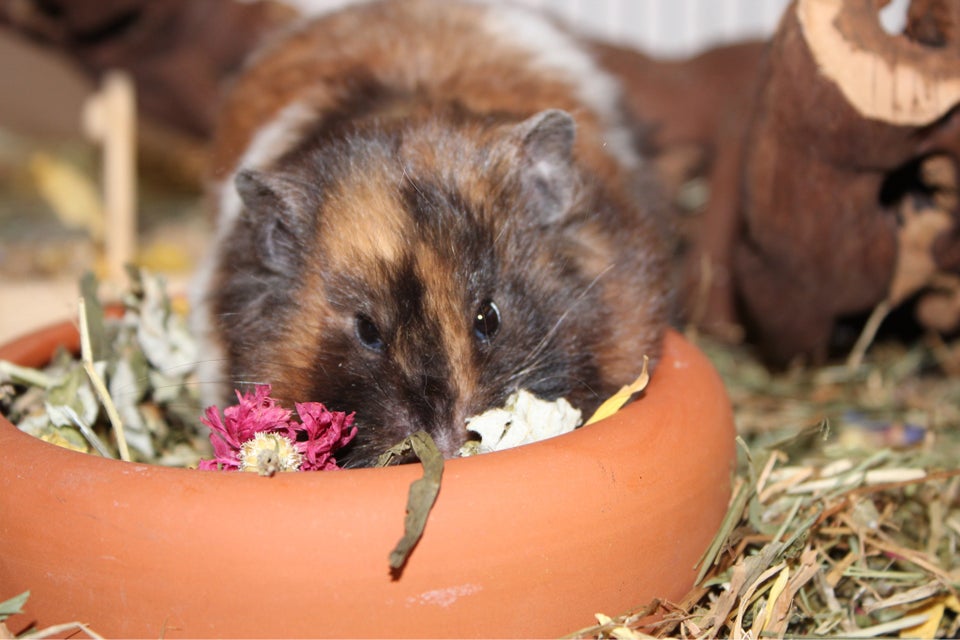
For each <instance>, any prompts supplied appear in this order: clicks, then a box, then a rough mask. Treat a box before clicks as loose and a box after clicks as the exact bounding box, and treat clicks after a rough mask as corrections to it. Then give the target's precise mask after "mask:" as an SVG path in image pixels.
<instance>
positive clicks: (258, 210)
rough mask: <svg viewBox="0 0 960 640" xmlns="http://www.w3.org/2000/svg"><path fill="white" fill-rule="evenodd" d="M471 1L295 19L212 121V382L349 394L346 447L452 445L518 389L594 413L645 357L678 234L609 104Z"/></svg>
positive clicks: (331, 397) (326, 398)
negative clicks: (666, 223)
mask: <svg viewBox="0 0 960 640" xmlns="http://www.w3.org/2000/svg"><path fill="white" fill-rule="evenodd" d="M485 11H488V9H483V8H481V7H477V6H473V5H461V4H458V3H450V2H436V1H431V0H410V1H401V2H393V3H386V4H379V3H378V4H374V5H370V6H363V7H360V8H354V9H350V10H347V11H344V12H341V13H339V14H337V15H335V16H333V17H330V18H325V19H321V20H319V21H316V22H313V23H310V24H308V25H306V26H303V27H300V28H298V29H297V30H295V31H293V32H291V33H290V34H289V35H288V36H286V37H285V38H284V39H282V40H280V41H278V42H276V43H274V44H273V45H272V46H271V47H269V48H267V49H266V50H265V51H263V52H261V53H260V54H258V56H257V57H256V58H255V59H254V60H253V61H252V63H251V65H250V66H249V68H248V69H247V70H246V72H245V74H244V75H242V76H241V77H240V78H239V79H238V80H237V82H236V86H235V88H234V91H233V92H232V93H231V95H230V97H229V98H228V100H227V104H226V107H225V110H224V113H223V116H222V118H221V129H220V132H219V135H218V143H217V146H216V157H217V159H218V160H217V161H218V164H217V171H216V173H217V175H216V178H217V179H218V180H220V181H223V182H224V186H223V189H224V190H229V189H231V188H235V189H236V195H238V196H239V201H238V202H239V205H233V206H237V211H236V212H234V213H233V214H232V215H233V218H232V219H231V218H230V215H229V214H224V212H223V211H221V216H223V217H224V218H225V219H224V220H222V221H221V224H222V225H223V227H222V229H221V237H220V239H219V246H218V248H217V253H216V256H215V258H214V260H213V262H212V264H211V268H210V273H209V277H208V281H207V287H206V297H205V298H204V299H203V300H202V301H201V303H200V307H201V312H202V313H206V314H207V322H208V324H209V327H208V328H209V331H210V333H209V335H208V336H207V338H208V340H209V342H210V344H211V345H212V346H213V347H215V348H216V350H217V352H218V353H219V355H221V356H222V357H223V359H224V364H225V366H224V368H223V370H222V374H223V375H224V376H225V378H226V379H227V380H228V382H229V384H228V385H225V386H224V387H221V389H222V388H229V386H232V385H234V384H239V383H244V382H245V383H253V382H260V383H270V384H272V385H273V390H274V395H275V396H276V397H278V398H280V399H282V400H284V401H286V402H293V401H307V400H313V401H321V402H324V403H325V404H327V405H328V407H330V408H331V409H334V410H343V411H356V414H357V418H356V420H357V424H358V426H359V435H358V436H357V439H356V441H355V443H353V444H351V445H350V446H349V447H348V449H346V450H345V451H344V452H343V454H342V455H341V456H338V458H339V459H340V460H341V461H342V462H344V463H346V464H347V465H350V466H359V465H365V464H369V463H371V462H372V461H374V460H375V458H376V456H377V455H378V454H380V453H382V452H383V451H384V450H385V449H386V448H387V447H389V446H390V445H392V444H394V443H396V442H398V441H399V440H401V439H402V438H403V437H404V436H406V435H408V434H410V433H412V432H414V431H416V430H418V429H426V430H427V431H429V432H430V433H431V434H432V435H433V437H434V439H435V440H436V441H437V443H438V445H439V446H440V448H441V450H442V451H443V452H444V454H445V455H454V454H455V453H456V451H457V450H458V448H459V447H460V446H461V445H462V444H463V442H464V441H465V440H466V438H467V435H468V433H467V430H466V427H465V419H466V418H467V417H469V416H471V415H475V414H478V413H480V412H482V411H485V410H487V409H489V408H492V407H496V406H499V405H501V404H502V403H503V401H504V400H505V399H506V397H507V396H508V395H509V394H510V393H511V392H513V391H515V390H517V389H520V388H525V389H528V390H530V391H532V392H534V393H535V394H537V395H539V396H541V397H544V398H547V399H555V398H558V397H566V398H567V399H568V400H569V401H570V402H571V403H572V404H573V405H574V406H576V407H578V408H580V409H581V410H582V411H584V412H585V413H586V414H589V413H590V412H591V411H592V410H593V409H595V408H596V406H597V405H598V404H599V403H600V402H601V401H602V400H603V399H605V398H606V397H607V396H608V395H609V394H611V393H612V392H614V391H615V390H616V389H617V388H619V387H620V386H621V385H623V384H625V383H627V382H629V381H630V380H632V378H634V377H635V376H636V375H637V373H638V370H639V367H640V363H641V360H642V357H643V355H649V356H651V357H652V358H653V359H654V361H655V360H656V358H657V357H658V356H659V352H660V341H661V338H662V333H663V331H664V329H665V327H666V325H667V321H668V318H667V315H668V293H667V288H668V281H667V280H668V278H667V275H666V270H667V253H668V250H669V246H668V244H667V240H666V237H665V234H664V230H663V225H662V223H661V222H660V221H658V220H657V219H656V216H655V213H656V212H655V208H656V199H655V197H654V195H653V194H654V192H653V191H652V190H651V187H650V185H649V184H648V180H647V178H645V177H644V166H643V164H642V162H640V163H639V164H636V166H634V163H632V162H631V160H630V158H629V156H628V155H625V154H624V153H623V151H622V149H620V150H619V151H618V150H617V149H614V147H615V146H616V145H618V144H620V143H621V142H622V141H620V140H614V139H613V136H614V135H619V133H620V132H622V131H625V130H626V128H625V127H624V123H623V122H620V121H617V120H616V119H617V118H618V117H619V116H618V115H617V114H616V113H615V112H600V111H598V110H594V109H592V106H591V105H590V104H589V101H584V100H582V99H579V98H578V97H577V95H578V94H577V91H578V88H577V87H576V86H575V84H574V82H573V80H571V78H570V77H565V75H564V74H563V73H562V71H555V70H553V69H551V68H549V65H545V64H543V63H542V62H541V63H535V62H534V61H533V60H532V59H531V53H530V51H529V48H528V47H524V46H520V45H517V46H516V47H513V46H511V44H510V42H509V40H510V39H509V37H506V38H501V37H499V36H498V35H497V34H494V35H493V36H491V33H490V32H489V30H487V31H484V29H483V28H480V27H478V26H477V24H478V22H479V21H481V20H483V19H484V18H483V12H485ZM525 19H527V18H524V20H525ZM521 23H522V21H521ZM484 24H487V23H484ZM496 24H498V25H499V24H500V23H496ZM524 24H525V23H524ZM498 28H499V27H498ZM550 28H551V29H554V27H550ZM550 33H553V32H550ZM564 37H566V36H564ZM505 40H506V41H505ZM291 103H297V104H298V105H299V106H297V107H296V108H295V109H294V110H293V111H291V110H290V109H289V106H288V105H290V104H291ZM284 109H287V111H286V112H285V111H283V110H284ZM290 113H294V114H295V115H294V116H290V115H289V114H290ZM284 118H287V121H288V125H289V127H288V128H285V127H287V125H286V124H283V123H284V122H287V121H285V120H284ZM271 122H273V123H276V122H280V123H281V126H278V125H276V124H274V125H271V124H270V123H271ZM270 126H273V127H274V129H273V130H272V131H273V132H272V133H270V134H269V135H261V137H260V138H259V139H258V138H257V137H256V136H257V135H258V133H257V132H258V130H261V129H263V128H265V127H267V128H269V127H270ZM288 129H289V130H288ZM277 132H279V135H278V133H277ZM611 132H613V133H611ZM264 140H266V142H264ZM258 145H259V146H258ZM250 149H255V151H254V152H251V151H250ZM231 181H232V182H231ZM229 197H230V193H227V194H226V196H225V195H224V194H221V200H222V201H223V202H225V203H226V202H228V201H229ZM225 206H226V205H225ZM490 302H492V303H494V304H495V305H496V307H497V308H498V309H499V322H496V321H495V320H496V318H495V317H494V316H495V314H493V313H492V312H491V311H490V307H489V303H490ZM483 310H486V311H487V313H486V321H487V324H484V323H483V322H479V321H477V319H476V316H477V314H478V313H479V312H481V311H483Z"/></svg>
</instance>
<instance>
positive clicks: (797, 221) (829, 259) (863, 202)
mask: <svg viewBox="0 0 960 640" xmlns="http://www.w3.org/2000/svg"><path fill="white" fill-rule="evenodd" d="M885 4H886V2H884V0H845V1H842V0H796V1H795V2H794V3H793V4H792V5H791V6H790V7H789V8H788V9H787V11H786V13H785V15H784V17H783V20H782V22H781V24H780V27H779V29H778V31H777V33H776V34H775V36H774V37H773V39H772V41H771V43H770V45H769V49H768V51H767V52H766V55H765V59H764V61H763V64H762V66H761V69H760V72H759V78H758V87H759V89H758V93H757V95H756V99H755V105H754V113H753V116H752V118H751V121H750V124H749V127H748V130H747V133H746V138H745V144H744V150H745V152H744V155H743V158H742V167H741V171H740V172H739V173H738V174H737V175H736V180H737V181H738V184H737V189H736V192H737V196H738V198H737V199H738V202H737V205H738V206H736V207H734V208H732V211H733V213H729V214H728V215H729V216H730V219H726V220H719V221H718V219H717V213H716V212H715V211H713V210H711V209H710V208H708V210H707V215H706V218H705V220H704V221H703V223H702V226H701V230H708V229H711V228H716V227H718V226H720V227H724V228H727V229H731V230H732V231H731V232H730V233H729V234H728V236H727V237H721V238H719V239H718V238H717V237H716V236H712V235H710V234H708V233H706V232H701V234H700V236H699V237H698V238H697V239H696V241H695V244H694V251H693V252H691V260H692V261H694V262H696V261H702V260H707V261H712V262H713V263H714V265H715V268H714V269H712V271H713V272H721V273H726V274H729V277H730V279H731V281H732V286H729V287H725V286H724V285H725V282H724V281H722V280H721V281H718V282H716V283H706V285H705V286H704V283H702V282H700V283H698V282H697V273H698V265H697V264H690V263H688V265H687V274H688V277H689V281H691V282H692V283H693V284H691V285H688V287H687V292H688V293H689V294H690V295H695V294H696V293H697V292H698V291H700V290H701V289H703V290H706V291H707V296H706V312H705V313H704V319H705V324H707V325H708V326H709V324H710V323H714V324H743V325H745V326H746V327H747V329H748V331H749V333H750V334H751V335H752V336H753V337H754V339H755V340H756V341H757V342H758V343H759V344H760V346H761V347H762V349H763V350H764V352H765V354H766V355H767V356H768V358H769V359H771V360H772V361H774V362H778V363H786V362H787V361H789V360H790V359H791V358H794V357H795V356H798V355H802V356H807V357H811V358H813V359H814V360H816V359H821V358H823V357H824V356H825V355H826V350H827V346H828V342H829V340H830V335H831V331H832V329H833V327H834V324H835V322H836V321H837V320H838V319H839V318H842V317H844V316H848V315H852V314H860V313H866V312H868V311H870V310H871V309H873V308H875V307H877V306H878V305H880V309H879V313H878V314H877V317H880V318H882V315H883V313H884V312H885V309H889V308H892V307H894V306H896V305H897V304H899V303H900V302H902V301H903V300H905V299H906V298H908V297H910V296H912V295H914V294H915V293H916V292H918V291H919V292H926V291H927V289H928V288H929V287H930V286H931V285H934V286H935V288H936V289H937V290H936V291H935V292H932V293H931V295H935V297H934V298H930V301H929V302H928V303H926V304H923V302H926V298H925V294H924V300H923V301H922V303H921V305H920V309H921V313H920V317H921V321H924V322H925V323H926V324H927V325H928V326H932V327H937V328H944V327H948V326H955V325H956V324H957V319H958V318H960V305H958V304H957V302H956V301H957V299H958V296H957V295H956V294H951V295H950V296H948V297H946V298H945V297H944V294H943V293H942V292H941V291H939V288H940V287H942V285H943V283H948V284H952V283H955V282H957V280H958V279H957V277H956V274H957V272H958V270H960V243H958V241H957V234H958V233H960V231H958V229H957V225H956V215H957V200H956V185H957V159H958V157H960V153H958V152H960V135H958V127H960V115H958V110H957V109H956V105H957V104H958V103H960V5H958V4H957V3H955V2H950V1H949V0H915V1H914V2H913V3H912V5H911V7H910V10H909V15H908V18H907V28H906V30H905V31H904V33H903V34H899V35H893V34H888V33H886V32H885V31H884V30H883V29H882V27H881V25H880V22H879V18H878V16H879V11H880V9H881V8H882V7H883V5H885ZM952 290H953V291H956V290H957V287H956V286H955V285H953V289H952ZM951 310H952V311H951ZM951 312H952V317H950V314H951ZM867 341H868V340H867ZM865 343H866V341H862V342H861V349H862V346H863V344H865Z"/></svg>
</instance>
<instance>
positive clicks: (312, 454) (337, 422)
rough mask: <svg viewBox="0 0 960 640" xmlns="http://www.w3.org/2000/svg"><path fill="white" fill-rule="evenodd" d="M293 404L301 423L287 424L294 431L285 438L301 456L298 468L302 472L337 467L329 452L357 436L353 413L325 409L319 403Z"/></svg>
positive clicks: (331, 453) (331, 452) (327, 469)
mask: <svg viewBox="0 0 960 640" xmlns="http://www.w3.org/2000/svg"><path fill="white" fill-rule="evenodd" d="M296 407H297V415H298V416H300V419H301V420H303V424H297V423H295V422H294V423H291V428H292V429H293V430H294V431H295V433H291V434H290V436H289V437H290V439H291V440H293V441H294V442H295V443H296V447H297V451H299V452H300V453H301V454H302V455H303V463H302V465H301V467H300V468H301V469H303V470H304V471H329V470H331V469H339V467H338V466H337V460H336V458H334V457H333V452H334V451H336V450H337V449H339V448H341V447H343V446H345V445H346V444H348V443H349V442H350V441H351V440H353V438H354V436H356V435H357V427H356V426H354V425H353V417H354V414H352V413H351V414H349V415H348V414H346V413H343V412H342V411H328V410H327V408H326V407H324V406H323V405H322V404H320V403H319V402H301V403H297V405H296Z"/></svg>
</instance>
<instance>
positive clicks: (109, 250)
mask: <svg viewBox="0 0 960 640" xmlns="http://www.w3.org/2000/svg"><path fill="white" fill-rule="evenodd" d="M136 122H137V120H136V100H135V94H134V88H133V81H132V80H131V79H130V76H129V75H127V74H126V73H124V72H121V71H111V72H110V73H108V74H107V75H106V76H105V77H104V79H103V87H102V89H101V90H100V91H99V92H97V93H96V94H95V95H94V96H93V97H92V98H91V99H90V100H89V101H88V102H87V104H86V107H85V109H84V113H83V127H84V130H85V131H86V133H87V135H88V136H90V137H91V138H92V139H93V140H95V141H96V142H99V143H100V144H101V145H102V147H103V191H104V206H105V209H106V225H105V226H106V235H105V252H106V259H107V278H108V279H109V280H111V281H113V282H114V283H120V282H123V281H124V279H125V277H126V272H125V269H124V267H125V266H126V265H127V264H129V263H132V262H133V260H134V258H135V255H136V247H137V218H136V197H137V190H136Z"/></svg>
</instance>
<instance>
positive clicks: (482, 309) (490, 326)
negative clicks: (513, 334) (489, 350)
mask: <svg viewBox="0 0 960 640" xmlns="http://www.w3.org/2000/svg"><path fill="white" fill-rule="evenodd" d="M499 330H500V309H499V308H497V305H496V304H495V303H494V302H493V300H484V301H483V302H481V303H480V306H479V307H477V312H476V314H474V316H473V332H474V334H476V336H477V337H478V338H480V339H481V340H492V339H493V336H495V335H497V332H498V331H499Z"/></svg>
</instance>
